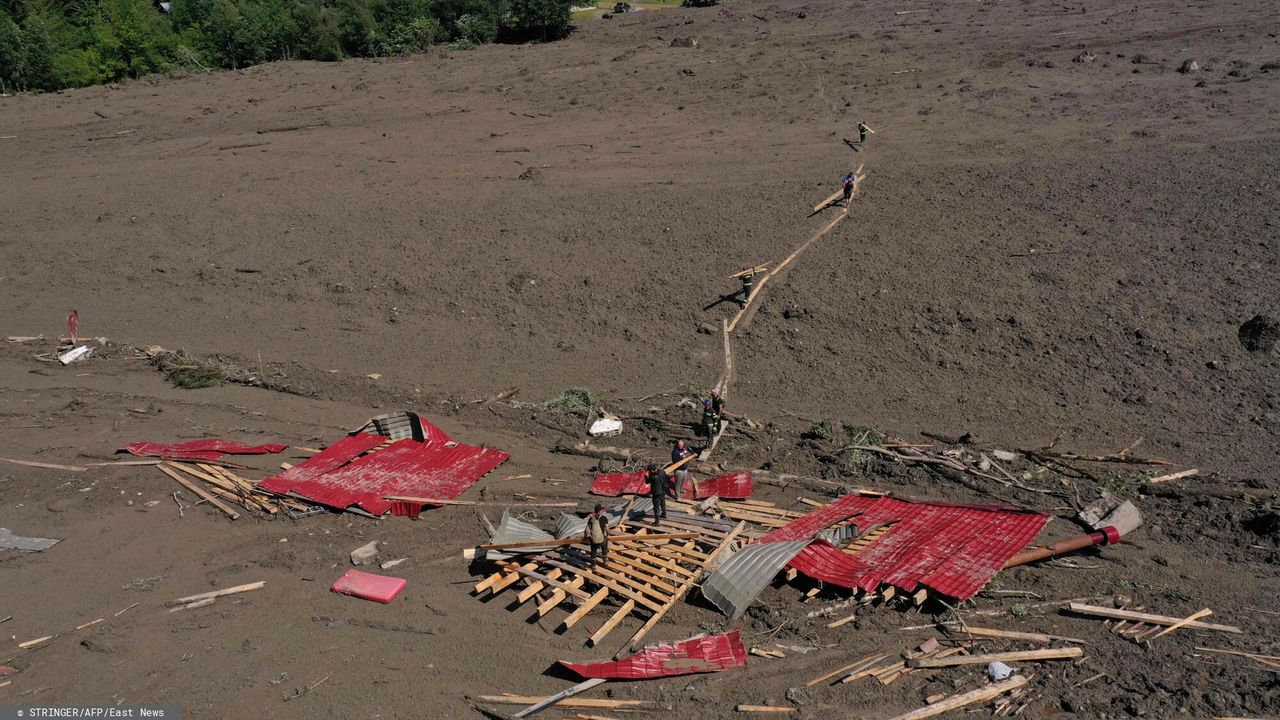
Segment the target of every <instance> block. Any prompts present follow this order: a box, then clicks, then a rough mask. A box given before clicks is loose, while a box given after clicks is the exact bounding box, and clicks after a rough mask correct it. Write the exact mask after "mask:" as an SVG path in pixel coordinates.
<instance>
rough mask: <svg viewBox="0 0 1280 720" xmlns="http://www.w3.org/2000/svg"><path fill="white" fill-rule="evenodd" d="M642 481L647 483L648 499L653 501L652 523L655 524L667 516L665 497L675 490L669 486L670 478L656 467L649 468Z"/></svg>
mask: <svg viewBox="0 0 1280 720" xmlns="http://www.w3.org/2000/svg"><path fill="white" fill-rule="evenodd" d="M644 479H645V480H648V481H649V497H650V498H651V499H652V500H653V522H654V523H655V524H656V523H657V522H658V521H659V520H661V519H663V518H665V517H666V516H667V496H668V495H674V494H675V488H674V487H672V485H671V476H670V475H668V474H667V472H666V471H665V470H663V469H662V468H660V467H658V466H657V465H650V466H649V472H647V473H645V476H644Z"/></svg>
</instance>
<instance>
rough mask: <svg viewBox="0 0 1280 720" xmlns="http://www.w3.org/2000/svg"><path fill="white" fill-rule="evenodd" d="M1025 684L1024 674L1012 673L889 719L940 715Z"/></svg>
mask: <svg viewBox="0 0 1280 720" xmlns="http://www.w3.org/2000/svg"><path fill="white" fill-rule="evenodd" d="M1026 684H1027V678H1026V677H1025V676H1022V675H1014V676H1013V677H1011V678H1009V679H1008V680H1001V681H1000V682H997V683H991V684H990V685H987V686H986V687H981V688H978V689H977V690H970V691H969V692H967V693H961V694H959V695H952V696H951V697H949V698H947V699H946V700H939V701H938V702H936V703H932V704H930V705H926V706H924V707H922V708H920V709H919V710H912V711H911V712H909V713H903V714H902V715H899V716H897V717H895V718H891V720H923V719H924V718H931V717H934V716H935V715H941V714H942V713H944V712H948V711H951V710H955V709H956V708H961V707H964V706H965V705H972V704H973V703H976V702H986V701H987V700H991V699H994V698H998V697H1000V696H1001V695H1003V694H1005V693H1007V692H1009V691H1011V690H1017V689H1018V688H1020V687H1022V686H1023V685H1026Z"/></svg>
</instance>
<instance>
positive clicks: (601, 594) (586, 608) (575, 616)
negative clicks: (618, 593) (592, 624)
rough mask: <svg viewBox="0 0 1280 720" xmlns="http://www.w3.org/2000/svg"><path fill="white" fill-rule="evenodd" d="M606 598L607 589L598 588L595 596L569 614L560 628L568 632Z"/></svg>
mask: <svg viewBox="0 0 1280 720" xmlns="http://www.w3.org/2000/svg"><path fill="white" fill-rule="evenodd" d="M607 597H609V589H608V588H600V589H599V590H597V591H596V594H595V595H592V596H591V599H590V600H588V601H586V602H585V603H583V604H582V605H580V606H578V609H577V610H574V611H573V612H572V613H570V614H569V617H567V618H565V619H564V622H563V623H561V627H563V628H564V629H565V630H568V629H569V628H571V627H573V626H574V625H575V624H577V622H578V621H579V620H581V619H582V618H584V617H586V616H587V613H589V612H591V611H592V610H594V609H595V608H596V606H597V605H599V604H600V603H601V602H603V601H604V599H605V598H607Z"/></svg>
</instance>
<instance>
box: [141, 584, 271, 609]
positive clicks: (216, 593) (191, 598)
mask: <svg viewBox="0 0 1280 720" xmlns="http://www.w3.org/2000/svg"><path fill="white" fill-rule="evenodd" d="M266 584H267V581H266V580H259V581H258V582H254V583H248V584H245V585H236V586H235V587H229V588H225V589H223V590H213V591H210V592H206V593H200V594H199V595H188V596H187V597H184V598H178V599H177V600H170V601H169V602H167V603H165V605H168V606H169V607H173V606H174V605H186V604H188V603H193V602H196V601H198V600H208V599H211V598H220V597H222V596H223V595H235V594H238V593H242V592H249V591H251V590H261V589H262V588H263V587H264V586H265V585H266Z"/></svg>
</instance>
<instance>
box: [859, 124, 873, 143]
mask: <svg viewBox="0 0 1280 720" xmlns="http://www.w3.org/2000/svg"><path fill="white" fill-rule="evenodd" d="M869 129H870V128H868V127H867V124H866V123H858V142H860V143H865V142H866V141H867V130H869Z"/></svg>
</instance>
